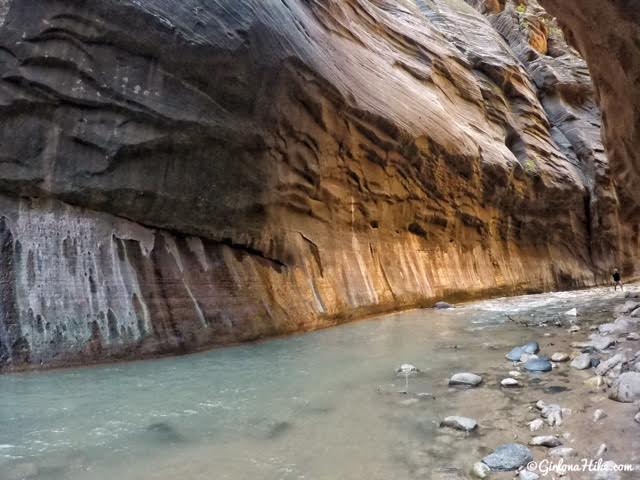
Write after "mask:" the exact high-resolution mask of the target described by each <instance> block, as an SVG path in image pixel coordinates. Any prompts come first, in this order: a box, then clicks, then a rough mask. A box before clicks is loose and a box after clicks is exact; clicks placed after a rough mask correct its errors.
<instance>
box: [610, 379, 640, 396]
mask: <svg viewBox="0 0 640 480" xmlns="http://www.w3.org/2000/svg"><path fill="white" fill-rule="evenodd" d="M609 398H610V399H612V400H615V401H617V402H624V403H631V402H634V401H636V400H640V373H638V372H625V373H623V374H621V375H620V376H619V377H618V378H617V379H616V380H615V381H614V382H613V385H612V386H611V390H610V391H609Z"/></svg>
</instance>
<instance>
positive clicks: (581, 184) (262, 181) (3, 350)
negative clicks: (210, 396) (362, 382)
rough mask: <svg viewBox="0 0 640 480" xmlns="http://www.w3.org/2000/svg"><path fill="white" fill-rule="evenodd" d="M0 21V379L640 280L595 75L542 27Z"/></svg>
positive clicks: (470, 19)
mask: <svg viewBox="0 0 640 480" xmlns="http://www.w3.org/2000/svg"><path fill="white" fill-rule="evenodd" d="M0 7H2V8H0V19H2V21H3V25H2V27H0V74H1V76H0V119H1V120H0V217H1V221H0V234H1V238H2V243H1V248H2V255H1V257H0V261H1V262H2V265H1V266H0V279H1V285H2V291H0V365H2V367H3V368H5V369H12V368H25V367H29V366H56V365H70V364H74V363H89V362H94V361H103V360H108V359H116V358H142V357H145V356H152V355H157V354H162V353H182V352H189V351H195V350H198V349H201V348H205V347H208V346H212V345H219V344H228V343H233V342H239V341H246V340H254V339H258V338H262V337H266V336H271V335H277V334H283V333H290V332H296V331H303V330H311V329H315V328H321V327H325V326H329V325H335V324H338V323H340V322H343V321H346V320H349V319H352V318H357V317H362V316H364V315H368V314H372V313H377V312H383V311H390V310H394V309H400V308H409V307H414V306H426V305H431V304H432V303H433V302H435V301H436V300H439V299H442V298H452V299H460V298H472V297H477V296H486V295H492V294H498V293H500V294H511V293H518V292H530V291H541V290H548V289H554V288H573V287H580V286H587V285H593V284H595V283H597V282H602V281H606V280H607V279H608V276H609V271H610V269H611V268H613V267H614V266H620V267H621V268H624V272H625V274H627V275H631V274H634V273H635V272H636V270H637V258H638V255H637V254H638V249H639V243H638V242H639V239H638V231H637V229H635V230H634V228H633V225H632V224H631V223H630V222H628V221H627V220H626V219H623V218H622V217H621V213H620V212H621V204H620V201H619V199H618V196H617V194H616V190H615V188H614V187H615V185H614V182H613V178H612V177H611V175H610V173H609V166H608V163H607V158H606V156H605V154H604V149H603V146H602V143H601V141H600V120H599V111H598V108H597V106H596V102H595V101H594V96H593V92H592V86H591V81H590V78H589V76H588V73H587V70H586V65H585V63H584V61H582V60H581V58H580V57H579V56H578V55H577V52H575V51H573V50H572V48H571V47H569V46H568V45H566V43H564V40H562V35H561V32H560V31H559V29H557V28H552V27H554V25H555V24H554V23H553V22H554V21H553V19H551V17H549V16H548V15H546V13H545V12H544V11H542V10H541V9H538V7H537V5H531V6H528V7H526V8H524V9H523V8H521V7H520V5H519V4H516V3H515V2H507V3H506V4H505V3H502V4H499V2H498V5H495V6H493V5H490V4H486V2H483V3H482V4H480V3H479V2H474V1H469V2H468V3H465V2H462V1H460V0H405V1H385V0H340V1H338V0H310V1H309V0H308V1H303V0H282V1H280V2H275V1H274V2H264V1H260V0H247V1H243V2H236V1H232V0H212V1H211V2H208V3H207V5H206V6H205V5H203V4H202V3H201V2H199V1H196V0H184V1H182V2H179V3H178V2H170V1H165V0H81V1H74V2H70V1H68V0H67V1H63V0H13V1H8V2H7V1H4V2H0ZM494 7H495V8H494Z"/></svg>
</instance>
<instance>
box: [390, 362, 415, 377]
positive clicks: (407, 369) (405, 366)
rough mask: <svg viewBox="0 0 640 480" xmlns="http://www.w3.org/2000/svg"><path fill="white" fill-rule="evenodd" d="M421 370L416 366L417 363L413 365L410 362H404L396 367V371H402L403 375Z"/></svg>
mask: <svg viewBox="0 0 640 480" xmlns="http://www.w3.org/2000/svg"><path fill="white" fill-rule="evenodd" d="M419 372H420V370H418V367H416V366H415V365H411V364H410V363H403V364H402V365H400V366H399V367H398V368H396V373H400V374H403V375H410V374H416V373H419Z"/></svg>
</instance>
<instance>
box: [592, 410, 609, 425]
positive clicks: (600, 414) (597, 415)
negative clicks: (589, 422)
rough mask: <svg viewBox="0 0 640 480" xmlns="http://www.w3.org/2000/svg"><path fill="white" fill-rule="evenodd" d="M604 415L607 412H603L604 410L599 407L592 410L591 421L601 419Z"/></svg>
mask: <svg viewBox="0 0 640 480" xmlns="http://www.w3.org/2000/svg"><path fill="white" fill-rule="evenodd" d="M606 416H607V414H606V413H604V410H602V409H600V408H599V409H597V410H596V411H595V412H593V421H594V423H595V422H598V421H600V420H601V419H603V418H605V417H606Z"/></svg>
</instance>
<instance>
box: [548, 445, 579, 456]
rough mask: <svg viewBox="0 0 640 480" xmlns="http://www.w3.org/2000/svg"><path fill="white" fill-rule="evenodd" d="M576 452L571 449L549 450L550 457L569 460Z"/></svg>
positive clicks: (556, 448) (557, 448)
mask: <svg viewBox="0 0 640 480" xmlns="http://www.w3.org/2000/svg"><path fill="white" fill-rule="evenodd" d="M575 454H576V451H575V450H574V449H573V448H571V447H555V448H552V449H551V450H549V456H550V457H559V458H569V457H573V456H575Z"/></svg>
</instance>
